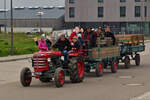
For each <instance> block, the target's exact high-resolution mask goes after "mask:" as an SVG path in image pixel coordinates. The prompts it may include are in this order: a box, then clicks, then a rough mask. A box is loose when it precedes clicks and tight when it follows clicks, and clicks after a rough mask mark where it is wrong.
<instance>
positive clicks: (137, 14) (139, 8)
mask: <svg viewBox="0 0 150 100" xmlns="http://www.w3.org/2000/svg"><path fill="white" fill-rule="evenodd" d="M140 16H141V7H140V6H135V17H140Z"/></svg>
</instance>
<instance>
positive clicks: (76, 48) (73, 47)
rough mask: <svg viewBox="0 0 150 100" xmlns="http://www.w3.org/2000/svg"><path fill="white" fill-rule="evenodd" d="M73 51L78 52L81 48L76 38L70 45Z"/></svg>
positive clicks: (75, 37)
mask: <svg viewBox="0 0 150 100" xmlns="http://www.w3.org/2000/svg"><path fill="white" fill-rule="evenodd" d="M71 46H72V49H73V50H79V49H81V47H82V44H81V43H80V42H79V40H78V37H77V36H74V37H73V39H72V43H71Z"/></svg>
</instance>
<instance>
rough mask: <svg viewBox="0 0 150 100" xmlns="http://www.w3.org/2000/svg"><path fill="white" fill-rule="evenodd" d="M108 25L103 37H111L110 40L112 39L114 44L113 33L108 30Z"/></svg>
mask: <svg viewBox="0 0 150 100" xmlns="http://www.w3.org/2000/svg"><path fill="white" fill-rule="evenodd" d="M110 30H111V29H110V26H107V27H106V29H105V37H111V39H112V41H113V45H115V43H116V38H115V36H114V34H113V33H112V32H111V31H110Z"/></svg>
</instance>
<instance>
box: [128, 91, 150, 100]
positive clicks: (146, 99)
mask: <svg viewBox="0 0 150 100" xmlns="http://www.w3.org/2000/svg"><path fill="white" fill-rule="evenodd" d="M130 100H150V92H147V93H144V94H143V95H141V96H138V97H134V98H132V99H130Z"/></svg>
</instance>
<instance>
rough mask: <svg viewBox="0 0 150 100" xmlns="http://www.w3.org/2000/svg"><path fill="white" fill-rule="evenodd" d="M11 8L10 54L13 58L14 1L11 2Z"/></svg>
mask: <svg viewBox="0 0 150 100" xmlns="http://www.w3.org/2000/svg"><path fill="white" fill-rule="evenodd" d="M10 6H11V50H10V54H11V56H13V55H14V46H13V42H14V41H13V27H14V26H13V0H11V2H10Z"/></svg>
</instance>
